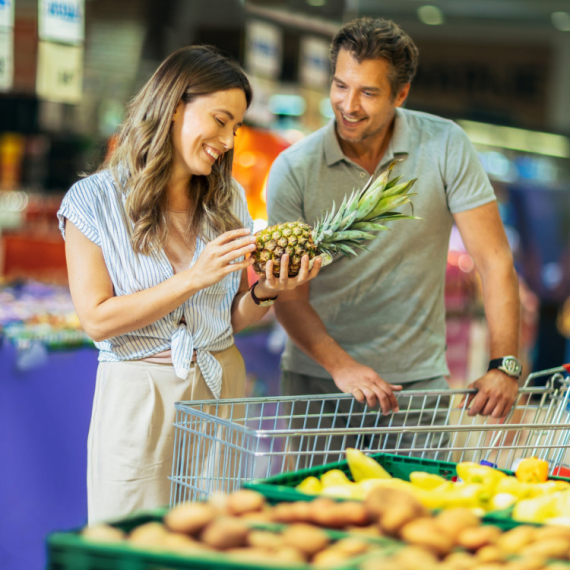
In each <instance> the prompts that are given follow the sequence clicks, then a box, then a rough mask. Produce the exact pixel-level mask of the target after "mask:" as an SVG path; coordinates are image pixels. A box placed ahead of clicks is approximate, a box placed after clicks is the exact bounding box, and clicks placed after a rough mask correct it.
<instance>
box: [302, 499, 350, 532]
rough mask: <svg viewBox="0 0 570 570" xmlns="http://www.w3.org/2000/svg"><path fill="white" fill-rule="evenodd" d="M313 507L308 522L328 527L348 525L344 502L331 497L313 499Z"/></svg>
mask: <svg viewBox="0 0 570 570" xmlns="http://www.w3.org/2000/svg"><path fill="white" fill-rule="evenodd" d="M312 507H313V509H312V512H311V519H310V521H308V522H312V523H313V524H316V525H318V526H325V527H328V528H343V527H344V526H346V524H347V523H346V511H345V509H344V507H343V506H342V503H337V502H335V501H332V500H329V499H317V500H315V501H313V505H312Z"/></svg>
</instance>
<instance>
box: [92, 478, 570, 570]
mask: <svg viewBox="0 0 570 570" xmlns="http://www.w3.org/2000/svg"><path fill="white" fill-rule="evenodd" d="M339 529H342V531H339ZM81 537H82V539H83V540H84V541H86V542H88V543H92V544H119V545H123V546H124V547H125V548H127V549H132V550H133V551H137V552H140V551H145V552H149V553H168V554H171V555H174V556H175V557H187V558H189V559H192V560H193V562H192V566H191V567H193V568H201V567H203V566H202V565H201V563H200V561H202V562H203V561H204V560H208V559H210V561H214V564H220V565H222V564H223V567H224V568H228V567H231V563H232V562H234V563H238V567H243V564H247V567H252V568H255V567H265V568H267V567H269V566H271V567H273V566H277V567H279V566H287V567H299V568H302V567H307V566H311V567H316V568H335V567H336V568H354V569H361V570H415V569H420V568H421V569H430V568H434V569H435V568H437V569H440V570H542V569H544V570H557V569H558V568H561V564H562V561H567V560H569V559H570V528H568V527H557V526H528V525H520V526H517V527H515V528H513V529H512V530H508V531H506V532H504V531H503V530H502V529H501V528H500V527H499V526H495V525H492V524H482V521H481V519H480V517H479V516H477V515H476V514H475V513H474V512H473V510H472V509H469V508H465V507H456V508H451V509H447V510H442V511H440V512H438V513H435V514H434V513H432V512H431V511H430V510H429V509H427V508H426V507H425V506H424V505H422V503H421V502H420V501H419V500H418V499H417V498H416V497H415V496H414V495H413V494H410V493H409V492H408V491H405V490H402V489H395V488H389V487H376V488H374V489H373V490H371V491H370V493H369V494H368V496H367V497H366V499H365V500H364V501H362V502H352V501H342V502H335V501H334V500H332V499H330V498H326V497H319V498H316V499H314V500H313V501H298V502H293V503H278V504H276V505H274V506H272V505H270V504H268V503H267V501H266V499H265V497H264V496H263V495H261V494H259V493H256V492H255V491H252V490H240V491H237V492H235V493H232V494H230V495H222V494H216V495H214V496H212V498H211V499H210V500H209V501H207V502H201V503H183V504H180V505H178V506H176V507H174V508H173V509H171V510H169V511H167V512H166V513H165V514H164V515H163V516H162V517H161V518H160V519H159V520H154V521H151V522H147V523H145V524H142V525H139V526H135V527H134V528H132V529H131V530H130V531H128V532H125V531H123V530H121V529H120V528H118V527H117V526H112V525H107V524H99V525H94V526H90V527H86V528H85V529H84V530H83V531H82V533H81ZM216 561H217V562H216ZM240 563H241V564H242V566H239V564H240ZM228 564H229V565H230V566H228ZM160 567H161V568H162V567H165V568H166V567H168V566H166V564H165V563H164V562H161V564H160ZM177 567H178V566H177ZM188 567H190V566H188ZM209 567H211V566H209Z"/></svg>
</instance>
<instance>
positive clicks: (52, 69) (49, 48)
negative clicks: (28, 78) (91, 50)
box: [36, 42, 83, 103]
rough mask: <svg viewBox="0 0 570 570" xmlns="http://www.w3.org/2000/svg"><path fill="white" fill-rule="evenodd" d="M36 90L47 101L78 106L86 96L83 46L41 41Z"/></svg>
mask: <svg viewBox="0 0 570 570" xmlns="http://www.w3.org/2000/svg"><path fill="white" fill-rule="evenodd" d="M36 91H37V94H38V97H40V98H41V99H44V100H46V101H53V102H55V103H79V102H80V101H81V97H82V94H83V46H64V45H60V44H54V43H50V42H40V43H39V49H38V72H37V80H36Z"/></svg>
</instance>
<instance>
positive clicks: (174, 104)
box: [58, 46, 320, 522]
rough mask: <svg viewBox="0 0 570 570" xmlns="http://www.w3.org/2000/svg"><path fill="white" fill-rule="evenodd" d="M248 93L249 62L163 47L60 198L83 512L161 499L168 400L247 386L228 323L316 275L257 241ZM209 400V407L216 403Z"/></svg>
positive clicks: (101, 513) (94, 516)
mask: <svg viewBox="0 0 570 570" xmlns="http://www.w3.org/2000/svg"><path fill="white" fill-rule="evenodd" d="M250 102H251V88H250V85H249V83H248V81H247V78H246V76H245V74H244V73H243V72H242V71H241V69H240V68H239V67H238V66H236V65H235V64H234V63H232V62H231V61H229V60H227V59H226V58H224V57H223V56H222V55H221V54H219V53H218V52H217V51H216V50H215V49H214V48H211V47H208V46H194V47H187V48H183V49H180V50H178V51H177V52H175V53H174V54H172V55H171V56H170V57H168V58H167V59H166V60H165V61H164V62H163V63H162V65H161V66H160V67H159V68H158V70H157V71H156V73H155V74H154V75H153V76H152V77H151V79H150V80H149V81H148V82H147V84H146V85H145V86H144V87H143V88H142V90H141V91H140V92H139V93H138V95H137V96H136V97H135V98H134V99H133V101H132V102H131V104H130V106H129V108H128V113H127V117H126V120H125V122H124V123H123V125H122V126H121V128H120V130H119V133H118V138H117V140H118V143H117V147H116V150H115V151H114V153H113V154H112V156H111V157H110V158H108V159H107V160H106V162H105V163H104V164H103V166H102V168H101V169H100V170H99V171H98V172H97V173H96V174H94V175H92V176H89V177H87V178H85V179H83V180H81V181H80V182H78V183H76V184H75V185H74V186H73V187H72V188H71V189H70V191H69V192H68V193H67V195H66V196H65V198H64V200H63V202H62V205H61V209H60V211H59V212H58V217H59V220H60V226H61V230H62V232H64V237H65V238H66V256H67V264H68V272H69V282H70V289H71V295H72V298H73V302H74V305H75V308H76V310H77V314H78V316H79V319H80V321H81V323H82V325H83V327H84V329H85V331H86V332H87V334H89V336H90V337H91V338H92V339H93V340H94V341H95V344H96V346H97V347H98V349H99V361H100V363H99V368H98V371H97V383H96V390H95V397H94V404H93V414H92V419H91V426H90V430H89V441H88V480H87V486H88V513H89V521H90V522H93V521H98V520H105V519H110V518H113V517H119V516H123V515H125V514H126V513H129V512H131V511H133V510H136V509H140V508H153V507H156V506H159V505H164V504H167V503H168V500H169V482H168V479H167V477H168V475H170V473H171V463H172V452H173V428H172V422H173V420H174V416H175V409H174V402H176V401H178V400H196V399H210V398H239V397H243V396H244V385H245V368H244V363H243V359H242V357H241V355H240V354H239V351H238V350H237V349H236V347H235V345H234V342H233V336H232V335H233V333H234V332H237V331H240V330H242V329H243V328H245V327H247V326H248V325H250V324H252V323H254V322H255V321H257V320H259V319H260V318H261V317H262V316H263V315H264V314H265V313H266V312H267V310H268V307H267V306H263V305H267V304H270V303H262V304H261V305H260V300H261V301H264V300H265V301H269V300H272V299H274V298H275V297H276V296H277V294H278V293H279V291H283V290H285V289H292V288H294V287H296V286H298V285H300V284H301V283H304V282H306V281H307V280H308V279H312V278H313V277H315V275H316V274H317V273H318V271H319V267H320V263H315V265H314V267H313V268H312V270H311V271H309V263H308V259H305V260H304V261H303V268H302V270H301V273H299V276H298V277H297V278H295V279H288V278H287V277H286V276H287V264H286V263H284V264H282V270H281V277H280V278H278V279H276V278H274V277H273V275H272V268H271V267H270V264H268V266H267V275H266V276H265V277H262V278H260V279H259V281H258V282H257V283H256V284H254V286H253V287H252V288H251V289H249V286H248V280H247V268H248V267H249V266H250V265H251V264H252V263H253V260H252V258H251V257H249V254H250V253H251V252H252V251H253V250H254V249H255V244H254V242H255V238H254V237H253V236H251V229H252V220H251V217H250V216H249V214H248V211H247V205H246V201H245V195H244V192H243V189H242V188H241V187H239V185H238V184H237V183H236V182H235V181H233V180H232V177H231V169H232V158H233V152H232V149H233V144H234V136H235V134H236V131H237V129H238V128H239V127H240V125H241V123H242V121H243V117H244V114H245V112H246V110H247V108H248V106H249V104H250ZM212 409H214V408H212Z"/></svg>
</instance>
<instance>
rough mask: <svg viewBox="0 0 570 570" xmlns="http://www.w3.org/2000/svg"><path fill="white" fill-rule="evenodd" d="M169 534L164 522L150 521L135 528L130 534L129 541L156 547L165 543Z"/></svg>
mask: <svg viewBox="0 0 570 570" xmlns="http://www.w3.org/2000/svg"><path fill="white" fill-rule="evenodd" d="M167 534H168V530H167V529H166V527H165V526H164V525H163V524H162V523H159V522H149V523H146V524H143V525H140V526H137V527H136V528H134V529H133V530H132V531H131V533H130V534H129V542H130V543H131V544H134V545H137V546H141V547H146V548H154V547H157V546H162V545H163V544H164V539H165V537H166V535H167Z"/></svg>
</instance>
